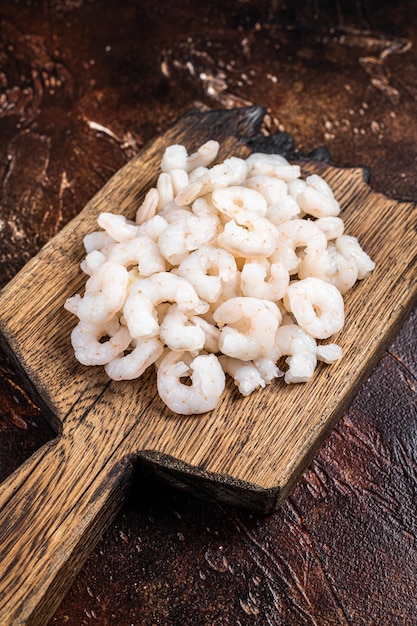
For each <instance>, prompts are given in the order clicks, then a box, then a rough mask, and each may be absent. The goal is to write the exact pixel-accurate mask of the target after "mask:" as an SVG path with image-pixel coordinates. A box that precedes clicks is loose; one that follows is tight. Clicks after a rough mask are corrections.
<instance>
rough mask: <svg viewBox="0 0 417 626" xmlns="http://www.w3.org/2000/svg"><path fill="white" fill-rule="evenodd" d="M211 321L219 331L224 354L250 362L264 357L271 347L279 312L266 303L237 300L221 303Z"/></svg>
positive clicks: (275, 307) (267, 301)
mask: <svg viewBox="0 0 417 626" xmlns="http://www.w3.org/2000/svg"><path fill="white" fill-rule="evenodd" d="M213 318H214V321H215V322H216V323H217V325H218V326H219V328H220V339H219V346H220V350H221V351H222V352H223V354H226V355H227V356H232V357H234V358H236V359H241V360H242V361H250V360H252V359H256V358H257V357H259V356H263V355H265V354H267V353H268V351H269V350H270V349H271V348H272V346H273V345H274V340H275V332H276V330H277V328H278V324H279V323H280V321H281V313H280V311H279V308H278V307H277V305H276V304H274V303H273V302H270V301H269V300H260V299H258V298H244V297H236V298H230V299H229V300H227V301H226V302H224V303H223V304H221V305H220V306H219V307H218V308H217V309H216V310H215V311H214V314H213Z"/></svg>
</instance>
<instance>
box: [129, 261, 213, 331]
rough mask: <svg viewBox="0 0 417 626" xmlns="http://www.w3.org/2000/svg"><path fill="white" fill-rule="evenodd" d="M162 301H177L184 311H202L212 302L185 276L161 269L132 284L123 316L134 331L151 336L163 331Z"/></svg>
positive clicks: (130, 329)
mask: <svg viewBox="0 0 417 626" xmlns="http://www.w3.org/2000/svg"><path fill="white" fill-rule="evenodd" d="M161 302H175V303H176V304H177V305H178V308H179V309H180V310H181V311H188V312H190V314H191V313H194V314H195V313H200V312H202V311H206V310H207V308H208V305H205V304H203V303H202V302H201V300H200V298H199V297H198V295H197V293H196V291H195V289H194V287H193V286H192V285H191V284H190V283H189V282H188V281H187V280H185V279H184V278H182V277H181V276H176V275H175V274H172V273H171V272H158V273H157V274H153V275H152V276H150V277H148V278H139V279H138V280H136V281H135V282H134V283H133V285H132V286H131V287H130V291H129V296H128V298H127V299H126V303H125V305H124V307H123V315H124V317H125V320H126V324H127V326H128V328H129V331H130V334H131V336H132V337H133V338H136V337H145V336H148V337H151V336H154V335H156V334H158V332H159V322H158V316H157V311H156V307H157V306H158V305H159V304H161Z"/></svg>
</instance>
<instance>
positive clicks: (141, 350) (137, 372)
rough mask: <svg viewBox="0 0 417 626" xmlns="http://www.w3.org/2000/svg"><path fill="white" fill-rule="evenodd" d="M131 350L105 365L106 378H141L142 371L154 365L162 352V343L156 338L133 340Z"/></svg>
mask: <svg viewBox="0 0 417 626" xmlns="http://www.w3.org/2000/svg"><path fill="white" fill-rule="evenodd" d="M132 347H133V350H131V352H129V353H128V354H125V355H122V356H117V357H116V358H114V359H112V360H111V361H109V362H108V363H106V364H105V366H104V369H105V371H106V374H107V376H109V378H112V379H113V380H133V379H134V378H139V377H140V376H142V374H143V373H144V371H145V370H146V369H147V368H148V367H149V366H150V365H152V363H155V361H156V360H157V359H159V357H160V356H161V354H162V353H163V351H164V346H163V343H162V342H161V341H160V340H159V339H158V338H157V337H150V338H146V339H133V340H132Z"/></svg>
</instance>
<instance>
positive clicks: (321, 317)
mask: <svg viewBox="0 0 417 626" xmlns="http://www.w3.org/2000/svg"><path fill="white" fill-rule="evenodd" d="M284 305H285V307H286V308H287V310H288V311H290V312H291V313H292V314H293V315H294V317H295V319H296V321H297V323H298V324H299V325H300V326H301V328H302V329H303V330H305V331H306V333H308V334H310V335H312V337H316V338H317V339H326V338H327V337H330V335H333V334H334V333H337V332H338V331H339V330H341V328H342V327H343V324H344V303H343V297H342V295H341V293H340V291H339V290H338V289H337V288H336V287H335V286H334V285H331V284H330V283H327V282H325V281H324V280H321V279H320V278H314V277H309V278H304V279H303V280H299V281H295V282H293V283H290V285H289V287H288V289H287V293H286V294H285V296H284Z"/></svg>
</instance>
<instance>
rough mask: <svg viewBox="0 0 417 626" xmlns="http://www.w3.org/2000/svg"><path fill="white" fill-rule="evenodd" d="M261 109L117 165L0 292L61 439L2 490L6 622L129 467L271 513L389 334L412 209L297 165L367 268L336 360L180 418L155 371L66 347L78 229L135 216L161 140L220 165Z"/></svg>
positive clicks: (110, 503)
mask: <svg viewBox="0 0 417 626" xmlns="http://www.w3.org/2000/svg"><path fill="white" fill-rule="evenodd" d="M263 115H264V112H263V110H262V109H261V108H259V107H250V108H247V109H239V110H233V111H228V112H225V111H222V112H209V113H204V114H202V113H196V112H193V113H191V114H189V115H187V116H185V117H183V118H182V119H180V120H179V121H178V122H177V123H176V124H175V125H174V126H173V127H172V128H170V129H169V130H168V131H167V132H166V133H165V134H164V135H162V136H160V137H158V138H157V139H155V140H154V141H153V142H152V143H151V144H150V145H149V146H147V147H146V148H145V149H144V150H143V151H142V152H141V153H140V154H139V155H138V156H137V157H135V158H134V159H133V160H132V161H131V162H130V163H128V164H127V165H126V166H125V167H124V168H123V169H121V170H120V171H119V172H118V173H117V174H116V175H115V176H114V177H113V178H112V179H111V180H110V181H109V182H108V183H107V184H106V186H105V187H104V188H103V189H102V190H101V191H100V192H99V193H98V194H97V195H96V196H95V197H94V198H93V199H92V200H91V201H90V202H89V203H88V205H87V206H86V207H85V209H84V210H83V211H82V213H81V214H80V215H79V216H77V217H76V218H75V219H74V220H73V221H72V222H71V223H69V224H68V225H67V226H66V227H65V228H64V229H63V230H62V231H61V232H60V233H59V234H58V235H57V236H56V237H55V238H54V239H52V240H51V241H50V242H49V243H48V244H46V245H45V247H44V248H43V249H42V250H41V251H40V252H39V254H38V255H37V256H36V257H35V258H33V259H32V260H31V261H30V262H29V263H28V264H27V265H26V266H25V267H24V268H23V269H22V270H21V271H20V272H19V274H18V275H17V276H16V277H15V278H14V279H13V280H12V281H11V282H10V283H9V284H8V285H7V286H6V287H5V289H4V290H3V291H2V292H1V294H0V318H1V319H0V329H1V334H2V337H3V341H4V344H5V345H6V347H7V348H8V350H9V351H10V353H11V354H12V355H13V356H14V358H15V360H16V362H17V363H18V365H19V367H21V369H22V371H23V373H24V374H25V375H26V377H27V378H28V380H29V381H30V384H31V385H32V386H33V388H34V389H35V390H36V393H37V394H38V396H39V397H40V399H41V401H42V402H43V403H44V405H45V407H46V408H47V409H48V413H49V414H50V417H51V420H52V421H53V423H54V424H55V425H56V427H57V432H58V435H57V438H56V439H55V440H54V441H52V442H50V443H48V444H47V445H45V446H43V447H42V448H41V449H40V450H38V451H37V452H36V453H35V454H34V455H33V456H32V457H31V458H30V459H29V460H28V461H27V462H26V463H25V464H24V465H23V466H21V467H20V468H19V469H18V470H17V471H16V472H15V473H14V474H12V475H11V476H10V477H9V479H8V480H6V481H5V482H4V483H3V484H2V486H1V487H0V535H1V537H0V563H1V581H0V624H2V626H7V625H9V624H13V626H16V625H17V624H42V625H44V624H45V623H46V622H47V620H48V617H49V616H50V615H51V614H52V612H53V611H54V609H55V608H56V607H57V605H58V604H59V602H60V600H61V599H62V597H63V595H64V593H65V591H66V590H67V589H68V587H69V586H70V584H71V582H72V580H73V578H74V576H75V575H76V573H77V571H78V570H79V569H80V567H81V566H82V564H83V562H84V561H85V559H86V558H87V556H88V554H89V552H90V551H91V549H92V548H93V546H94V544H95V543H96V542H97V541H98V539H99V538H100V536H101V534H102V532H103V530H104V529H105V527H106V525H107V524H108V523H109V521H110V520H111V519H112V518H113V516H114V515H115V514H116V512H117V510H118V509H119V507H120V506H121V504H122V502H123V499H124V497H125V495H126V492H127V489H128V487H129V484H130V480H131V475H132V462H133V461H134V460H137V459H140V461H141V462H142V463H144V464H146V466H147V467H148V468H151V469H152V470H153V471H154V472H156V473H157V474H158V475H160V476H161V477H163V478H164V479H166V480H168V481H170V482H171V483H172V484H175V485H177V486H179V487H181V488H183V489H187V490H188V491H190V492H192V493H195V494H199V495H200V496H202V497H208V498H218V499H220V500H222V501H223V502H227V503H230V504H232V505H243V506H250V507H253V508H254V509H257V510H259V511H264V512H268V511H271V510H273V509H274V508H275V507H277V506H279V505H280V503H282V501H283V500H284V499H285V497H286V496H287V495H288V493H289V491H290V490H291V488H292V487H293V485H294V483H295V481H296V480H297V478H298V477H299V475H300V474H301V472H302V471H303V470H304V469H305V468H306V466H307V465H308V463H309V462H310V461H311V459H312V457H313V455H314V454H315V452H316V450H317V449H318V447H319V446H320V444H321V443H322V442H323V440H324V438H325V437H326V435H327V434H328V433H329V430H330V429H331V427H332V426H333V425H334V423H335V421H336V419H337V418H338V417H339V416H340V415H341V414H342V412H343V411H344V410H345V409H346V407H347V406H348V404H349V402H350V401H351V399H352V397H353V396H354V394H355V393H356V391H357V389H358V386H359V385H360V383H361V382H362V381H363V380H364V379H365V377H367V376H368V375H369V373H370V371H371V369H372V368H373V366H374V365H375V363H376V361H377V359H378V357H379V356H380V355H381V352H382V351H383V349H384V347H386V345H387V343H388V342H389V341H390V339H391V338H392V337H393V335H394V333H395V332H396V329H397V328H398V327H399V325H400V323H401V321H402V319H403V318H404V316H405V314H406V313H407V311H408V310H409V308H410V307H411V304H412V302H413V300H414V298H415V295H416V292H417V289H416V280H415V267H416V264H415V260H416V250H417V234H416V217H417V212H416V205H415V204H412V203H402V202H396V201H395V200H390V199H387V198H386V197H384V196H382V195H379V194H376V193H373V192H372V190H371V189H370V188H369V186H368V185H367V184H366V183H365V181H364V173H363V170H362V169H349V170H342V169H337V168H335V167H330V166H328V165H326V164H324V163H321V162H314V161H306V162H303V169H304V173H307V172H310V173H311V172H316V173H318V174H320V175H322V176H324V177H325V178H326V180H327V181H328V182H329V184H330V185H331V187H332V189H333V190H334V193H335V196H336V198H337V199H338V200H339V202H340V204H341V206H342V209H343V211H342V216H343V218H344V220H345V223H346V232H347V233H348V234H351V235H354V236H357V237H358V238H359V241H360V243H361V244H362V246H363V247H364V248H365V250H366V251H367V252H368V253H369V255H370V256H371V257H372V258H373V259H374V260H375V262H376V269H375V271H374V272H373V274H372V275H371V276H370V277H369V278H368V279H366V280H365V281H363V282H361V283H358V285H357V286H355V287H354V288H353V289H352V290H351V291H350V292H349V294H347V295H346V298H345V301H346V312H347V315H346V324H345V327H344V329H343V330H342V332H340V334H339V335H338V336H337V337H336V338H335V340H336V341H337V343H339V344H340V345H341V346H342V347H343V352H344V356H343V359H342V360H341V361H340V362H338V363H336V364H334V365H333V366H326V365H322V366H320V367H319V368H318V370H317V372H316V375H315V376H314V378H313V379H312V380H311V381H310V382H309V383H307V384H304V385H294V386H285V385H284V383H283V382H282V381H281V380H278V381H276V383H273V384H271V385H270V386H268V387H267V388H266V390H263V391H260V392H256V393H253V394H252V395H251V396H249V397H248V398H243V397H242V396H240V395H239V393H238V391H237V389H236V388H235V386H234V385H233V384H228V386H227V389H226V391H225V393H224V397H223V399H222V401H221V403H220V404H219V406H218V407H217V408H216V409H215V410H214V411H213V412H211V413H209V414H207V415H203V416H189V417H181V416H178V415H173V414H172V413H171V412H170V411H169V410H168V409H167V408H166V407H165V406H164V405H163V404H162V402H161V401H160V400H159V399H158V396H157V393H156V384H155V375H154V373H153V371H149V372H147V373H146V374H145V375H144V376H143V377H142V378H141V379H140V380H139V381H128V382H111V381H109V380H108V379H107V377H106V376H105V374H104V372H103V370H102V368H85V367H83V366H81V365H80V364H78V363H77V362H76V361H75V359H74V356H73V352H72V347H71V345H70V340H69V335H70V331H71V329H72V327H73V326H74V323H75V319H74V317H73V316H71V315H70V314H69V313H67V312H66V311H65V310H64V308H63V303H64V301H65V300H66V298H67V297H68V296H69V295H72V294H73V293H76V292H78V291H80V290H81V289H82V285H83V283H84V276H83V275H82V273H81V272H80V270H79V263H80V260H81V259H82V257H83V255H84V250H83V247H82V237H83V235H84V234H86V233H87V232H91V231H92V230H95V229H96V218H97V215H98V213H100V212H101V211H113V212H116V213H124V214H125V215H127V216H128V217H133V216H134V214H135V211H136V208H137V207H138V205H139V203H140V202H141V200H142V199H143V197H144V195H145V192H146V191H147V190H148V189H149V187H150V186H152V185H153V184H155V181H156V177H157V171H158V165H159V162H160V158H161V155H162V153H163V151H164V149H165V147H166V146H167V145H169V144H172V143H183V144H185V145H186V147H187V149H188V150H189V151H190V152H191V151H194V150H196V149H197V147H198V146H199V145H201V144H202V143H203V142H204V141H206V140H208V139H217V140H219V141H220V142H221V144H222V150H221V154H220V155H219V158H220V159H224V158H225V157H226V156H227V155H230V154H231V153H233V154H235V155H242V156H246V155H247V154H249V152H250V151H251V148H253V147H255V148H256V147H257V139H259V137H258V133H259V128H260V125H261V122H262V118H263Z"/></svg>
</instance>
